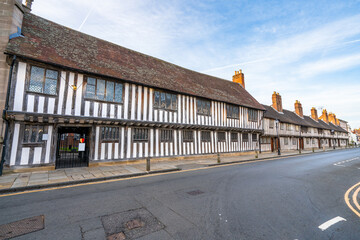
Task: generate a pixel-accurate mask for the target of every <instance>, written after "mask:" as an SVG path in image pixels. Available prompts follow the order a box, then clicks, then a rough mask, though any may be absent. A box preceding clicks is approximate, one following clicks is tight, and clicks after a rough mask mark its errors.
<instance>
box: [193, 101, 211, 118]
mask: <svg viewBox="0 0 360 240" xmlns="http://www.w3.org/2000/svg"><path fill="white" fill-rule="evenodd" d="M196 112H197V114H200V115H205V116H210V113H211V102H210V101H208V100H204V99H196Z"/></svg>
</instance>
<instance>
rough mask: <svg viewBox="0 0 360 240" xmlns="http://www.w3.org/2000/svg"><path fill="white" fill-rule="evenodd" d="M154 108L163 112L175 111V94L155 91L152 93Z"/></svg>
mask: <svg viewBox="0 0 360 240" xmlns="http://www.w3.org/2000/svg"><path fill="white" fill-rule="evenodd" d="M154 107H155V108H159V109H165V110H172V111H175V110H177V96H176V94H172V93H167V92H162V91H158V90H155V91H154Z"/></svg>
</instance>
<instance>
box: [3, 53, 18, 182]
mask: <svg viewBox="0 0 360 240" xmlns="http://www.w3.org/2000/svg"><path fill="white" fill-rule="evenodd" d="M15 60H16V56H15V55H14V56H13V59H12V62H11V65H10V71H9V80H8V88H7V92H6V101H5V109H4V111H3V114H2V118H3V119H4V121H5V135H4V142H3V145H2V154H1V160H0V176H2V172H3V168H4V163H5V155H6V145H7V142H8V134H9V121H8V120H7V117H6V115H7V110H8V109H9V98H10V89H11V79H12V72H13V68H14V64H15Z"/></svg>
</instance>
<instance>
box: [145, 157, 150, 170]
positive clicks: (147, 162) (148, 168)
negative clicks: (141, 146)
mask: <svg viewBox="0 0 360 240" xmlns="http://www.w3.org/2000/svg"><path fill="white" fill-rule="evenodd" d="M146 171H147V172H150V158H149V157H148V158H146Z"/></svg>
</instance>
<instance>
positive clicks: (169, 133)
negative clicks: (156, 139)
mask: <svg viewBox="0 0 360 240" xmlns="http://www.w3.org/2000/svg"><path fill="white" fill-rule="evenodd" d="M160 140H161V142H172V141H173V130H165V129H162V130H161V138H160Z"/></svg>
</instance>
